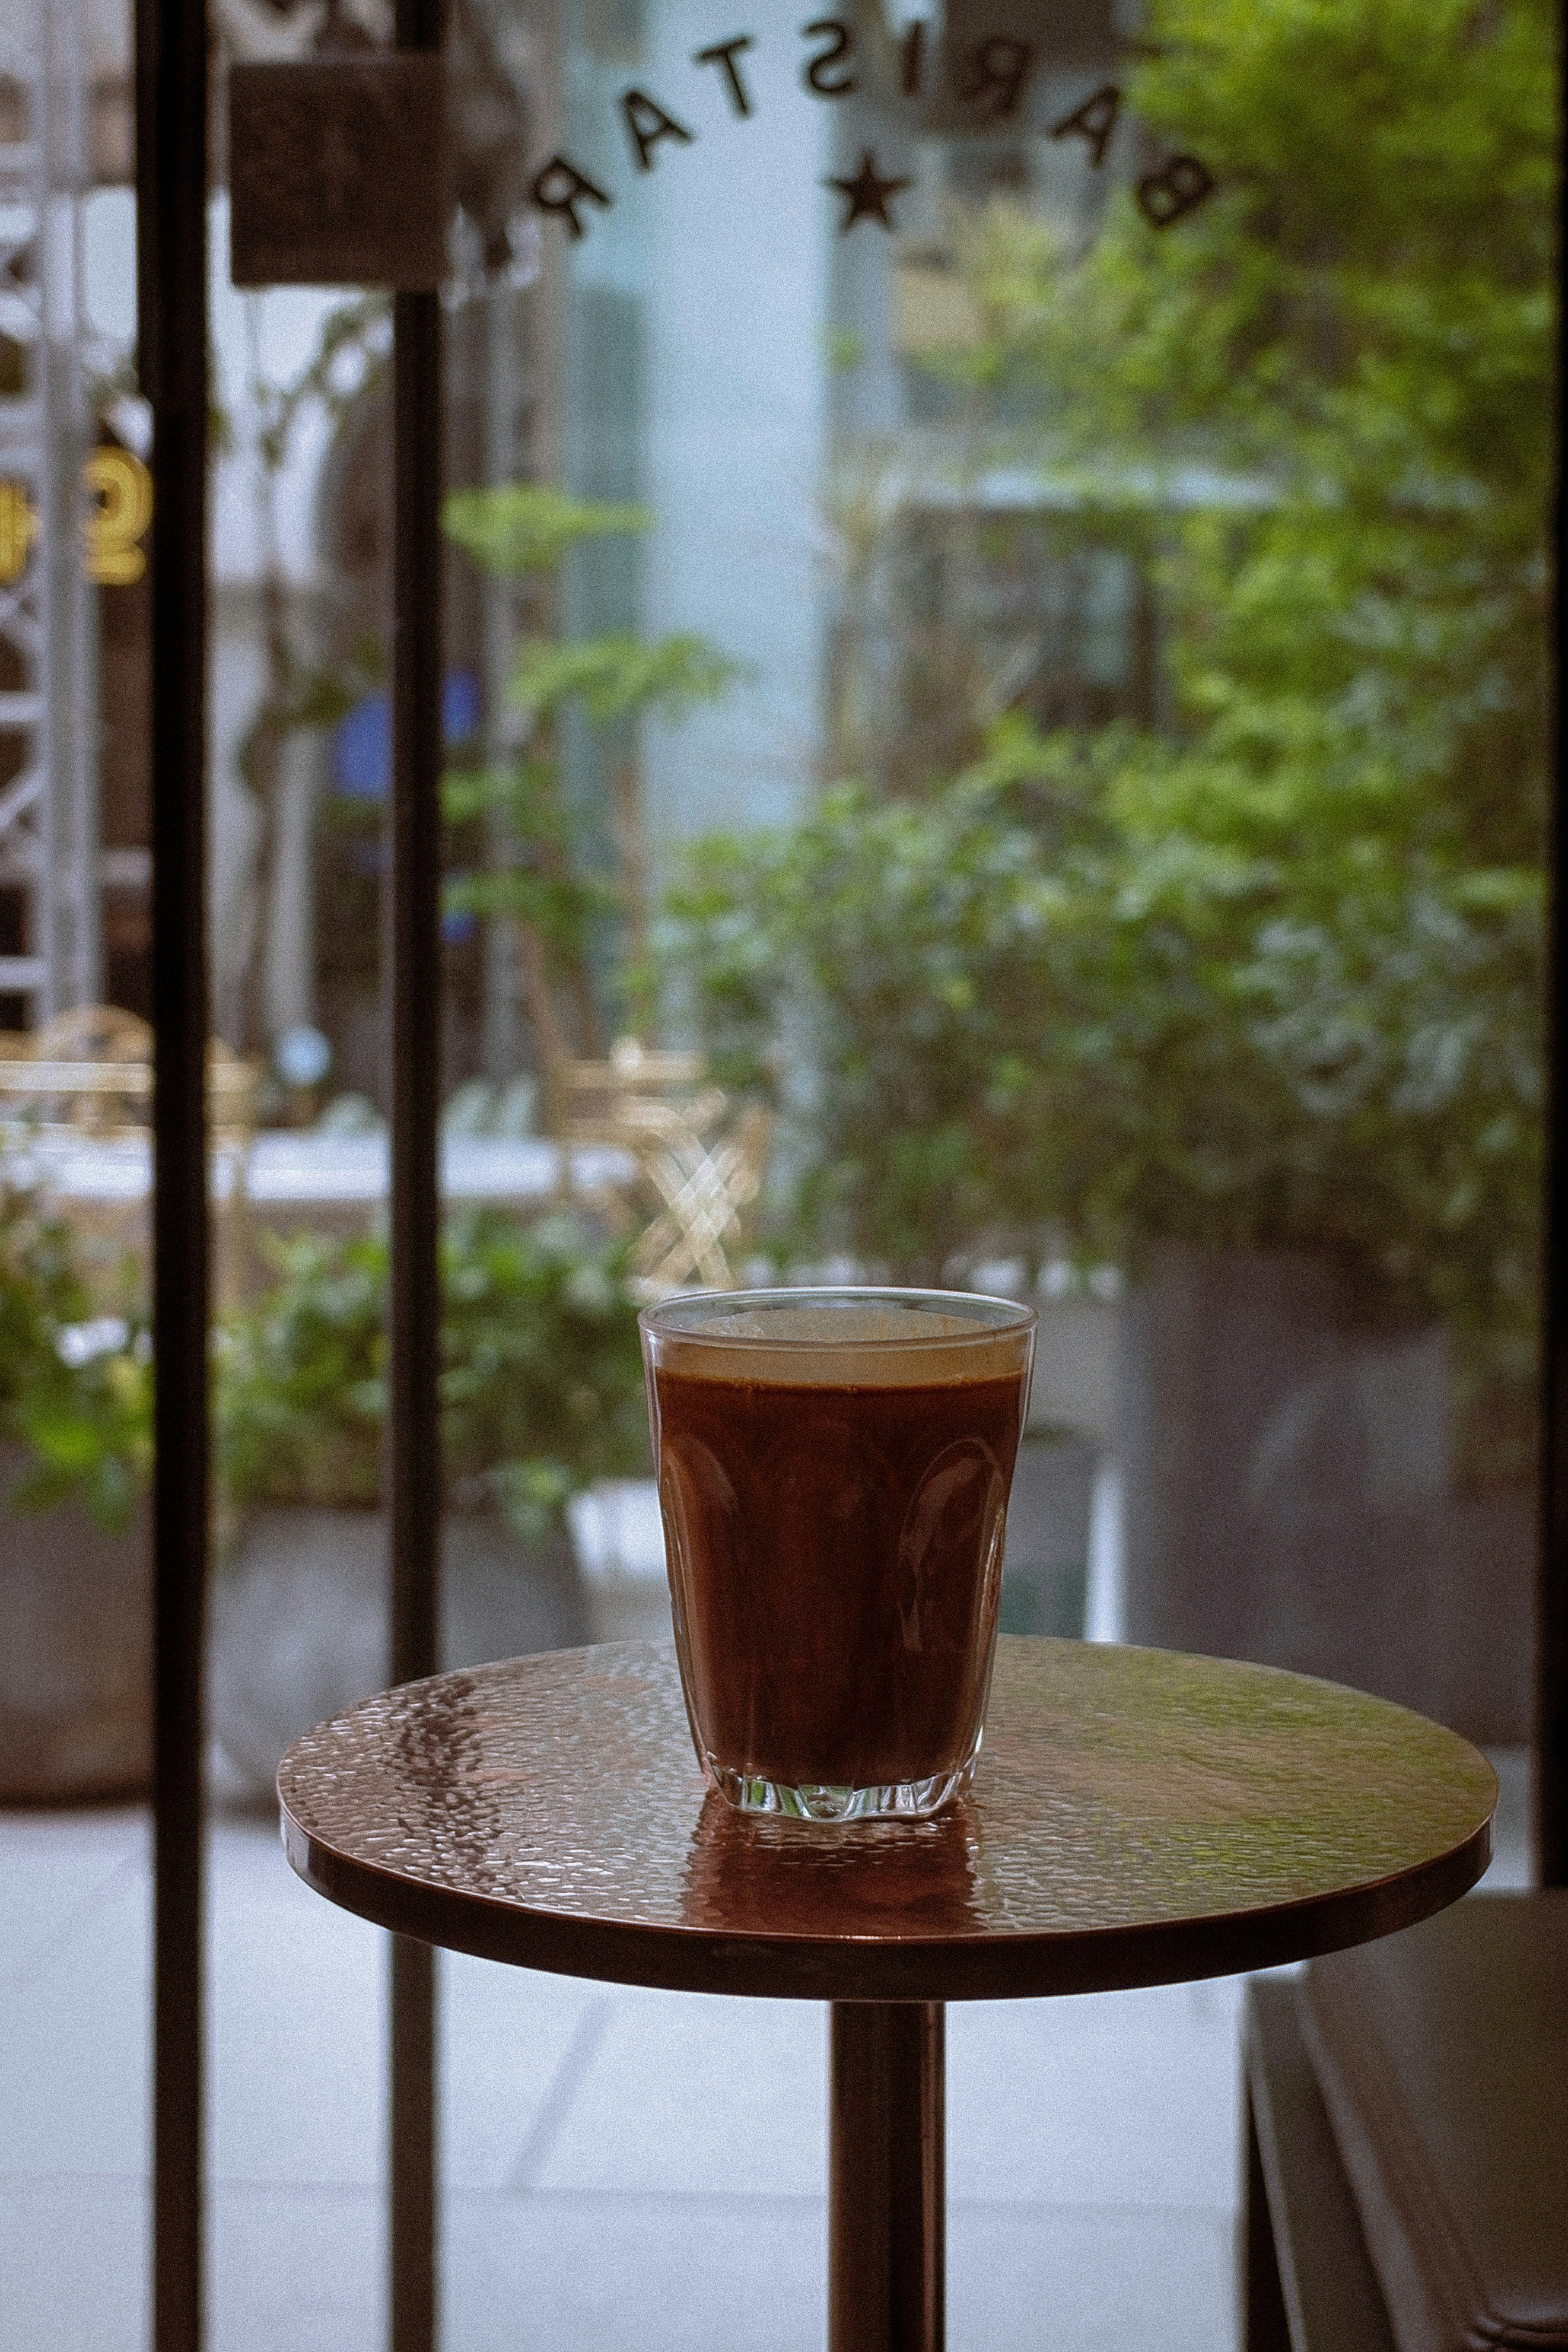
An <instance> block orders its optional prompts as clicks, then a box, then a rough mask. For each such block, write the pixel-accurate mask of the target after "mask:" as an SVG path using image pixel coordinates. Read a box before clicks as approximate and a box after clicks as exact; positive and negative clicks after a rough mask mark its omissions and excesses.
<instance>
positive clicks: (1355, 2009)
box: [1245, 1891, 1568, 2352]
mask: <svg viewBox="0 0 1568 2352" xmlns="http://www.w3.org/2000/svg"><path fill="white" fill-rule="evenodd" d="M1245 2053H1246V2070H1247V2226H1246V2237H1245V2305H1246V2329H1245V2341H1246V2343H1247V2347H1249V2352H1287V2347H1288V2352H1469V2348H1470V2347H1477V2346H1480V2345H1486V2346H1491V2347H1497V2352H1554V2347H1568V2121H1565V2119H1568V1892H1563V1891H1554V1892H1552V1893H1549V1894H1538V1895H1489V1896H1481V1897H1478V1898H1476V1899H1473V1900H1470V1901H1466V1902H1463V1903H1458V1904H1456V1905H1454V1906H1452V1907H1451V1908H1450V1909H1449V1910H1447V1911H1444V1912H1441V1913H1439V1914H1438V1915H1437V1916H1436V1917H1435V1918H1432V1919H1427V1920H1425V1921H1423V1923H1422V1924H1421V1925H1420V1926H1419V1927H1410V1928H1407V1929H1405V1932H1404V1933H1403V1934H1402V1935H1397V1936H1390V1937H1384V1939H1383V1940H1382V1941H1381V1942H1377V1943H1373V1944H1368V1945H1365V1946H1362V1947H1359V1948H1356V1949H1355V1950H1352V1951H1348V1952H1337V1953H1333V1954H1331V1955H1330V1956H1329V1957H1328V1958H1326V1959H1321V1960H1315V1961H1313V1962H1312V1964H1311V1966H1310V1969H1308V1970H1307V1972H1306V1974H1305V1975H1304V1976H1303V1977H1301V1978H1300V1979H1297V1980H1296V1981H1294V1982H1289V1981H1268V1980H1261V1981H1259V1982H1258V1983H1255V1984H1254V1985H1253V1986H1252V1987H1251V1988H1250V1990H1249V1993H1248V1998H1247V2022H1246V2040H1245Z"/></svg>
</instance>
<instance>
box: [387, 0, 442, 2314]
mask: <svg viewBox="0 0 1568 2352" xmlns="http://www.w3.org/2000/svg"><path fill="white" fill-rule="evenodd" d="M441 35H442V6H441V0H397V15H396V39H397V46H398V47H399V48H400V49H424V50H438V49H439V48H440V46H441ZM392 365H393V425H392V466H393V592H392V593H393V641H392V642H393V652H392V714H393V756H392V804H391V811H390V857H389V861H388V884H387V909H388V920H387V924H386V944H385V963H386V972H387V979H386V991H385V993H386V998H387V1002H388V1004H389V1007H390V1013H391V1024H392V1052H391V1055H390V1057H389V1061H390V1069H391V1087H392V1300H391V1312H390V1332H391V1341H392V1362H391V1411H390V1413H389V1415H388V1434H389V1439H390V1444H389V1447H388V1454H387V1466H386V1483H387V1498H388V1508H389V1515H390V1521H391V1537H392V1560H391V1573H392V1679H393V1681H394V1682H395V1683H401V1682H410V1681H413V1680H415V1679H416V1678H417V1677H418V1676H420V1675H429V1674H434V1673H435V1671H436V1668H437V1625H438V1589H437V1586H438V1571H439V1542H440V1524H441V1459H440V1437H439V1431H438V1428H437V1412H436V1380H437V1358H438V1349H439V1339H440V1313H441V1292H440V1274H439V1265H438V1261H437V1243H438V1234H439V1218H440V1199H439V1181H438V1171H437V1143H436V1119H437V1104H438V1099H439V1078H440V1034H441V934H440V868H441V856H440V852H441V818H440V803H439V792H440V776H441V544H440V501H441V437H442V419H441V311H440V303H439V298H438V297H437V295H435V294H398V295H396V296H395V298H394V303H393V362H392ZM390 2057H391V2071H392V2083H391V2102H390V2107H391V2177H390V2195H391V2213H390V2222H391V2227H390V2231H389V2240H390V2275H389V2279H388V2310H389V2316H390V2340H391V2344H392V2347H393V2352H429V2347H431V2346H432V2345H433V2344H434V2343H435V2340H436V2333H437V2278H436V2231H437V2214H436V2176H437V2166H436V2156H437V2150H436V2129H437V2116H436V1956H435V1953H434V1952H433V1951H432V1949H431V1948H430V1947H429V1946H428V1945H427V1944H420V1943H415V1942H411V1941H409V1940H408V1939H407V1938H405V1937H395V1938H394V1941H393V1947H392V2046H391V2053H390Z"/></svg>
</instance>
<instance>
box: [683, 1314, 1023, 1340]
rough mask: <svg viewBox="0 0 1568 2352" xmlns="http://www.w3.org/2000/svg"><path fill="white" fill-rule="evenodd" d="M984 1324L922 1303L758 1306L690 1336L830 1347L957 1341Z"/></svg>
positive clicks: (719, 1317)
mask: <svg viewBox="0 0 1568 2352" xmlns="http://www.w3.org/2000/svg"><path fill="white" fill-rule="evenodd" d="M984 1328H986V1327H985V1326H984V1324H983V1323H977V1322H976V1321H975V1320H974V1319H973V1317H971V1316H967V1315H933V1314H931V1312H930V1310H929V1309H928V1308H926V1307H892V1306H879V1307H753V1308H752V1310H751V1312H750V1314H747V1315H715V1316H712V1317H710V1319H709V1320H708V1321H707V1322H705V1323H701V1324H700V1325H698V1327H697V1328H696V1329H695V1330H693V1331H692V1332H691V1333H690V1334H689V1336H690V1337H691V1338H692V1339H696V1338H698V1337H699V1336H703V1335H705V1336H707V1337H708V1338H710V1339H814V1340H818V1341H822V1340H826V1342H827V1343H828V1344H829V1345H830V1346H832V1347H851V1348H852V1347H856V1346H858V1345H861V1344H863V1343H864V1342H865V1341H867V1340H884V1339H963V1337H964V1336H965V1335H966V1334H968V1333H971V1332H973V1331H976V1330H984Z"/></svg>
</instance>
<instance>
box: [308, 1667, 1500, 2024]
mask: <svg viewBox="0 0 1568 2352" xmlns="http://www.w3.org/2000/svg"><path fill="white" fill-rule="evenodd" d="M278 1786H279V1796H280V1798H281V1800H282V1805H283V1837H284V1844H285V1846H286V1848H287V1851H288V1854H289V1861H290V1862H291V1863H292V1864H293V1866H294V1868H295V1869H296V1870H297V1871H298V1872H299V1874H300V1876H301V1877H302V1878H304V1879H305V1880H306V1881H307V1882H308V1884H309V1885H311V1886H313V1887H314V1888H316V1889H317V1891H318V1892H319V1893H321V1894H322V1895H327V1896H329V1897H330V1898H331V1900H332V1901H334V1902H337V1903H340V1904H342V1905H344V1906H346V1907H347V1908H348V1909H349V1910H351V1911H356V1912H359V1913H361V1914H362V1915H363V1916H364V1917H366V1918H368V1919H373V1920H375V1921H376V1922H377V1923H378V1924H380V1925H381V1926H383V1927H391V1928H395V1929H397V1930H399V1931H400V1932H401V1933H403V1934H405V1935H409V1936H416V1937H423V1938H424V1939H426V1941H428V1942H430V1943H434V1944H440V1945H444V1946H447V1947H448V1948H452V1949H454V1950H458V1951H467V1952H474V1953H478V1954H479V1955H481V1956H482V1957H484V1958H489V1959H497V1960H508V1961H512V1962H515V1963H517V1964H519V1965H521V1966H523V1967H529V1968H537V1969H552V1970H555V1971H559V1972H561V1973H563V1974H568V1975H578V1976H592V1977H596V1978H600V1979H608V1980H613V1981H619V1982H623V1983H630V1984H647V1985H661V1986H669V1987H678V1988H684V1989H686V1990H693V1991H725V1992H731V1993H733V1992H741V1993H754V1994H762V1995H770V1996H774V1997H777V1996H781V1995H782V1996H785V1997H793V1998H796V1999H801V2000H995V1999H1004V1998H1011V1997H1016V1996H1018V1995H1023V1994H1038V1993H1066V1992H1081V1991H1088V1990H1096V1989H1106V1988H1110V1987H1114V1986H1123V1985H1132V1984H1154V1983H1162V1982H1168V1981H1171V1980H1173V1979H1186V1978H1193V1977H1200V1976H1208V1975H1215V1974H1219V1973H1222V1972H1227V1971H1229V1970H1232V1969H1251V1968H1259V1967H1266V1966H1268V1965H1270V1964H1271V1963H1275V1962H1279V1961H1282V1960H1289V1959H1297V1958H1305V1957H1306V1956H1308V1955H1309V1954H1311V1953H1315V1952H1322V1951H1329V1950H1332V1949H1334V1948H1338V1947H1340V1946H1342V1945H1346V1944H1352V1943H1360V1942H1363V1941H1365V1940H1367V1939H1368V1938H1370V1937H1373V1936H1380V1935H1385V1934H1387V1933H1389V1932H1390V1931H1391V1930H1392V1929H1394V1928H1396V1927H1407V1926H1409V1925H1410V1924H1411V1923H1412V1922H1413V1921H1415V1920H1416V1919H1420V1918H1424V1917H1426V1916H1427V1914H1428V1913H1430V1912H1433V1911H1436V1910H1438V1909H1440V1908H1441V1907H1442V1906H1443V1905H1444V1904H1446V1903H1449V1902H1452V1901H1453V1900H1454V1899H1455V1897H1456V1896H1458V1895H1461V1894H1463V1893H1464V1892H1465V1890H1466V1888H1467V1887H1468V1886H1470V1885H1473V1884H1474V1883H1475V1881H1476V1879H1477V1878H1478V1877H1479V1875H1480V1874H1481V1872H1482V1871H1483V1870H1484V1869H1485V1868H1486V1865H1487V1863H1488V1861H1489V1857H1490V1853H1491V1814H1492V1809H1493V1806H1494V1804H1495V1802H1496V1799H1497V1783H1496V1780H1495V1779H1494V1778H1493V1775H1492V1772H1491V1769H1490V1767H1489V1765H1488V1763H1487V1762H1486V1759H1484V1757H1482V1756H1481V1755H1479V1753H1478V1751H1477V1750H1476V1749H1475V1748H1472V1747H1470V1746H1469V1745H1468V1742H1467V1741H1465V1740H1463V1739H1461V1738H1458V1735H1457V1734H1456V1733H1454V1732H1451V1731H1447V1730H1444V1729H1443V1728H1442V1727H1440V1726H1438V1725H1436V1724H1435V1723H1429V1722H1427V1721H1426V1718H1425V1717H1421V1716H1416V1715H1412V1714H1410V1713H1408V1712H1407V1711H1406V1710H1405V1708H1403V1707H1398V1706H1391V1705H1389V1704H1388V1703H1386V1702H1385V1701H1384V1700H1381V1699H1374V1698H1369V1697H1366V1696H1363V1694H1362V1693H1360V1692H1357V1691H1350V1690H1343V1689H1341V1688H1339V1687H1338V1686H1336V1685H1333V1684H1330V1683H1321V1682H1313V1681H1310V1680H1308V1679H1307V1678H1306V1677H1305V1676H1302V1675H1288V1674H1281V1673H1279V1672H1276V1671H1274V1670H1273V1669H1270V1668H1268V1667H1264V1666H1248V1665H1238V1664H1233V1663H1230V1662H1227V1661H1225V1660H1221V1659H1215V1658H1196V1657H1184V1656H1182V1655H1179V1654H1175V1653H1173V1652H1169V1651H1162V1650H1138V1649H1125V1648H1117V1647H1109V1646H1108V1647H1100V1646H1099V1645H1092V1644H1089V1643H1080V1642H1054V1641H1039V1640H1031V1639H1024V1638H1005V1639H1004V1640H1003V1641H1002V1642H1001V1643H999V1645H998V1650H997V1660H996V1673H995V1680H994V1685H993V1689H992V1697H991V1706H990V1711H989V1714H988V1716H987V1718H986V1727H985V1741H984V1749H983V1751H982V1755H981V1760H980V1765H979V1769H978V1770H977V1772H976V1775H975V1780H974V1785H973V1790H972V1792H971V1794H970V1796H969V1797H968V1798H967V1799H966V1800H964V1801H961V1802H960V1803H959V1804H957V1805H956V1806H954V1807H952V1808H950V1810H949V1811H947V1812H946V1813H944V1814H942V1815H940V1816H939V1817H938V1818H937V1819H935V1820H933V1821H929V1822H876V1823H866V1824H859V1825H855V1826H849V1827H840V1828H817V1827H815V1826H813V1825H811V1824H804V1823H800V1822H785V1821H776V1820H771V1819H759V1818H753V1817H747V1816H743V1815H741V1814H738V1813H735V1812H732V1811H731V1810H730V1809H729V1807H728V1806H726V1805H725V1804H724V1802H723V1801H722V1800H721V1798H719V1797H718V1796H716V1795H714V1794H712V1793H710V1791H709V1790H708V1789H707V1787H706V1784H705V1782H704V1780H703V1777H702V1774H701V1772H700V1769H699V1767H698V1764H697V1761H696V1759H695V1757H694V1756H693V1754H692V1748H691V1738H690V1734H689V1731H688V1728H687V1722H686V1714H685V1709H684V1706H683V1705H682V1702H681V1696H680V1684H679V1676H678V1674H677V1670H676V1664H675V1654H674V1650H673V1647H672V1646H671V1645H669V1644H668V1643H643V1642H627V1643H607V1644H605V1645H603V1646H600V1647H598V1648H595V1649H589V1650H568V1651H557V1652H554V1653H550V1654H543V1655H541V1656H536V1657H529V1658H517V1659H512V1660H510V1661H507V1662H506V1663H503V1664H497V1665H490V1666H479V1667H476V1668H474V1669H472V1670H471V1671H469V1672H467V1673H462V1674H448V1675H439V1676H437V1677H436V1678H435V1679H434V1680H432V1681H429V1682H423V1683H411V1684H405V1685H403V1686H402V1687H401V1688H400V1689H397V1690H394V1691H389V1692H385V1693H384V1694H383V1695H382V1696H379V1697H376V1698H371V1699H366V1700H364V1701H363V1702H362V1703H361V1704H360V1705H359V1706H353V1707H351V1708H349V1709H348V1710H347V1711H346V1712H345V1713H344V1714H342V1715H339V1716H334V1717H332V1718H331V1721H330V1722H327V1723H324V1724H321V1725H319V1726H318V1727H317V1728H316V1729H315V1730H314V1731H310V1732H308V1733H307V1734H306V1735H305V1737H304V1738H302V1739H300V1740H297V1741H296V1742H295V1744H294V1746H293V1747H292V1748H290V1749H289V1753H288V1755H287V1756H286V1757H285V1758H284V1759H283V1764H282V1767H281V1769H280V1770H279V1777H278Z"/></svg>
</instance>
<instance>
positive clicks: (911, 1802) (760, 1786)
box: [707, 1756, 974, 1822]
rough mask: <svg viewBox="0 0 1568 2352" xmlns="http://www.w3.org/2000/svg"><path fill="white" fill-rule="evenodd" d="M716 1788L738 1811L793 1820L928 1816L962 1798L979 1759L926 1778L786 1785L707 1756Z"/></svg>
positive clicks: (920, 1818)
mask: <svg viewBox="0 0 1568 2352" xmlns="http://www.w3.org/2000/svg"><path fill="white" fill-rule="evenodd" d="M707 1763H708V1771H709V1775H710V1779H711V1780H712V1782H713V1785H714V1787H715V1788H716V1789H717V1790H718V1791H719V1794H720V1795H721V1797H722V1798H723V1800H724V1801H725V1803H726V1804H728V1805H733V1806H734V1808H735V1811H737V1812H738V1813H773V1814H774V1815H776V1816H778V1817H780V1818H782V1819H783V1820H784V1821H792V1822H889V1821H904V1822H909V1821H924V1820H926V1819H927V1818H928V1817H929V1815H931V1813H940V1812H941V1811H942V1807H943V1806H944V1805H951V1804H952V1801H953V1799H954V1798H955V1797H962V1796H963V1792H964V1790H965V1789H967V1788H968V1786H969V1784H970V1782H971V1780H973V1778H974V1758H973V1756H971V1757H970V1758H969V1759H968V1761H967V1762H966V1763H963V1764H959V1765H955V1766H954V1767H953V1769H952V1770H951V1771H949V1772H933V1773H932V1774H931V1777H930V1779H929V1780H887V1781H883V1782H881V1783H880V1784H879V1785H878V1786H876V1787H873V1788H869V1789H840V1788H834V1787H831V1786H817V1785H814V1784H811V1783H807V1785H806V1786H805V1788H800V1789H786V1788H784V1787H783V1786H782V1785H781V1783H780V1782H778V1781H777V1780H755V1779H753V1778H752V1777H751V1776H750V1775H749V1774H747V1773H744V1772H735V1771H731V1769H730V1768H729V1766H728V1765H725V1764H716V1763H715V1762H714V1760H713V1759H712V1757H711V1756H710V1757H709V1758H708V1759H707Z"/></svg>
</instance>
